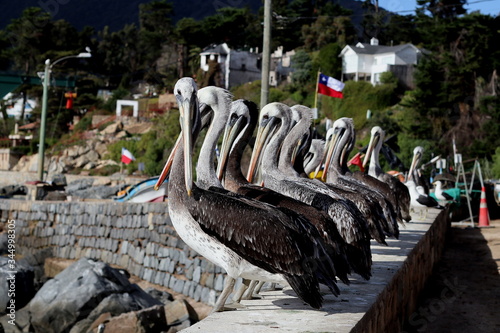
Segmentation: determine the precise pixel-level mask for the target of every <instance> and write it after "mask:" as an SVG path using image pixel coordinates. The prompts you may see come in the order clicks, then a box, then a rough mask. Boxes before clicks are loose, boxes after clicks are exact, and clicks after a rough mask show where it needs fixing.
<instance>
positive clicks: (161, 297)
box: [145, 288, 174, 304]
mask: <svg viewBox="0 0 500 333" xmlns="http://www.w3.org/2000/svg"><path fill="white" fill-rule="evenodd" d="M145 292H147V293H148V294H149V295H150V296H151V297H153V298H154V299H156V300H157V301H159V302H161V303H162V304H168V303H169V302H171V301H173V300H174V296H172V294H171V293H168V292H166V291H163V290H158V289H155V288H147V289H146V290H145Z"/></svg>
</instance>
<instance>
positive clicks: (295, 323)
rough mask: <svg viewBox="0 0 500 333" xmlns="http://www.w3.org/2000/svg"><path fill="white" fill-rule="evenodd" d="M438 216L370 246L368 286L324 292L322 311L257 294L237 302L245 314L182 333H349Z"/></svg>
mask: <svg viewBox="0 0 500 333" xmlns="http://www.w3.org/2000/svg"><path fill="white" fill-rule="evenodd" d="M439 213H440V211H439V210H431V211H429V213H427V214H425V213H422V214H420V213H419V212H417V214H412V216H413V217H414V222H411V223H407V225H406V227H405V228H401V235H400V239H399V240H392V239H390V240H388V241H387V243H388V246H380V245H378V244H377V243H372V254H373V263H374V265H373V270H372V275H373V276H372V278H371V279H370V281H364V280H362V279H359V280H358V279H356V277H355V278H353V279H352V283H351V285H350V286H346V285H344V284H339V287H340V289H341V295H340V296H339V297H335V296H333V295H331V294H329V292H328V290H327V289H326V288H325V289H324V293H325V295H324V298H325V301H324V306H323V308H322V309H321V310H314V309H312V308H311V307H309V306H308V305H307V304H305V303H304V302H302V301H300V299H298V298H297V297H296V296H295V293H294V292H293V290H292V289H291V288H289V287H285V289H283V290H279V291H267V292H261V295H262V296H263V298H262V299H260V300H249V301H243V302H242V304H243V305H244V306H245V307H246V308H244V309H239V310H237V311H228V312H222V313H214V314H211V315H210V316H208V317H207V318H205V319H203V320H202V321H200V322H198V323H197V324H195V325H193V326H191V327H189V328H187V329H185V330H183V331H182V332H186V333H188V332H203V333H209V332H242V333H244V332H249V333H255V332H257V333H258V332H297V333H299V332H338V333H342V332H350V331H351V329H352V328H353V327H354V326H355V325H356V323H357V322H358V321H359V320H360V319H361V318H362V317H363V315H364V314H365V312H366V311H367V310H368V309H369V308H370V306H371V305H372V304H373V303H374V302H375V300H376V298H377V296H378V295H379V294H380V292H381V291H382V290H383V289H384V288H385V286H386V285H387V284H388V283H389V282H390V281H391V279H392V277H393V276H394V273H395V272H396V271H397V270H398V269H399V268H400V267H401V266H402V264H403V262H404V260H405V259H406V257H407V255H408V253H409V252H410V251H411V249H412V248H413V247H414V246H415V244H417V242H418V241H419V240H420V238H421V237H422V236H423V235H424V234H425V232H426V231H427V230H428V229H429V227H430V225H431V224H432V221H434V219H435V218H436V216H437V215H438V214H439Z"/></svg>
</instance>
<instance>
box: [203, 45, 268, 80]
mask: <svg viewBox="0 0 500 333" xmlns="http://www.w3.org/2000/svg"><path fill="white" fill-rule="evenodd" d="M200 58H201V59H200V67H201V69H202V70H203V71H205V72H207V71H208V70H209V61H217V63H219V65H220V67H221V72H222V73H221V74H222V78H221V81H222V82H216V85H218V86H221V87H223V88H225V89H230V88H231V87H234V86H237V85H241V84H244V83H247V82H252V81H255V80H260V78H261V55H260V54H259V53H256V52H252V51H238V50H232V49H230V48H229V47H228V46H227V44H226V43H223V44H219V45H214V46H211V47H209V48H206V49H205V50H203V52H201V53H200Z"/></svg>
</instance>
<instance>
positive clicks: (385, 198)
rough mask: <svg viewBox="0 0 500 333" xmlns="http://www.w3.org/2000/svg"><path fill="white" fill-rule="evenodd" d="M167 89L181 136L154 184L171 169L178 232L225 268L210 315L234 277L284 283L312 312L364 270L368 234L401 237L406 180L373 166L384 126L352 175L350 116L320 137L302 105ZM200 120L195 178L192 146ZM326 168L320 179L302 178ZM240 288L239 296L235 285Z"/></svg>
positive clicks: (217, 91) (367, 269)
mask: <svg viewBox="0 0 500 333" xmlns="http://www.w3.org/2000/svg"><path fill="white" fill-rule="evenodd" d="M174 94H175V96H176V99H177V102H178V106H179V113H180V116H179V122H180V125H181V133H180V135H179V139H178V140H177V143H176V145H175V147H174V149H173V150H172V152H171V155H170V157H169V159H168V161H167V164H166V165H165V168H164V169H163V171H162V173H161V175H160V177H159V180H158V183H157V184H156V186H157V187H159V186H160V185H161V183H162V182H163V181H164V180H165V179H166V177H169V183H168V193H169V199H168V202H169V205H168V210H169V215H170V218H171V220H172V223H173V225H174V227H175V229H176V231H177V233H178V234H179V236H180V237H181V238H182V239H183V241H184V242H185V243H186V244H187V245H189V246H190V247H191V248H192V249H194V250H195V251H196V252H198V253H199V254H200V255H202V256H204V257H205V258H206V259H208V260H210V261H211V262H213V263H214V264H216V265H218V266H219V267H221V268H223V269H224V270H225V271H226V273H227V277H226V283H225V286H224V290H223V291H222V293H221V295H220V296H219V299H218V300H217V302H216V304H215V307H214V310H213V311H223V310H224V309H226V308H227V307H228V305H229V304H228V302H227V300H228V298H229V296H230V294H231V293H233V289H234V285H235V281H236V279H237V278H242V279H243V280H244V281H246V282H248V281H250V280H253V281H261V282H272V283H280V284H282V285H288V286H290V287H291V288H292V289H293V290H294V292H295V293H296V294H297V296H298V297H299V298H300V299H301V300H303V301H304V302H306V303H307V304H309V305H310V306H311V307H313V308H316V309H319V308H321V307H322V305H323V296H322V295H323V293H322V292H321V291H320V285H324V286H326V287H328V289H329V291H330V292H331V293H332V294H334V295H336V296H338V295H339V292H340V291H339V287H338V285H337V284H338V282H339V281H341V282H342V283H344V284H346V285H348V284H349V283H350V280H351V279H353V278H355V276H354V275H359V276H360V277H361V278H362V279H365V280H368V279H369V278H370V277H371V274H372V272H371V266H372V254H371V249H370V242H371V240H375V241H376V242H378V243H381V244H386V241H385V240H386V238H387V237H392V238H398V236H399V226H400V225H403V224H404V223H406V222H408V221H410V218H411V217H410V211H409V207H410V203H411V202H412V201H411V198H412V197H410V189H411V187H407V186H405V185H404V184H402V183H401V182H400V181H399V180H397V179H396V178H394V177H392V176H389V175H387V174H385V173H384V172H383V171H382V170H381V168H380V166H379V165H378V151H379V150H380V142H382V141H383V135H384V133H383V131H382V129H380V128H376V129H374V130H372V140H371V141H370V146H369V149H368V152H367V156H368V157H367V159H365V163H366V162H367V161H368V160H369V159H370V158H371V162H370V167H369V172H368V173H360V172H351V171H350V170H349V169H348V168H347V164H346V163H347V158H348V155H349V153H350V151H351V150H352V148H353V146H354V140H355V133H354V125H353V123H352V120H351V119H349V118H341V119H339V120H337V121H336V122H335V123H334V126H333V128H332V131H331V132H330V135H329V136H328V137H327V139H326V140H325V141H323V140H318V139H313V138H312V135H311V121H312V112H311V110H310V109H309V108H307V107H305V106H302V105H296V106H293V107H289V106H287V105H285V104H283V103H269V104H267V105H265V106H264V107H263V108H262V109H261V110H260V112H259V110H258V108H257V106H256V105H255V104H254V103H252V102H249V101H246V100H233V96H232V95H231V94H230V93H229V92H228V91H226V90H225V89H222V88H218V87H205V88H202V89H199V90H198V88H197V86H196V83H195V81H194V80H193V79H191V78H182V79H180V80H178V82H177V83H176V85H175V88H174ZM200 106H202V107H200ZM204 127H208V130H207V132H206V135H205V137H204V141H203V144H202V148H201V150H200V153H199V156H198V161H197V165H196V175H197V178H196V181H195V180H194V179H193V171H192V170H193V167H195V166H194V165H193V160H194V157H193V146H194V144H195V142H196V140H197V138H198V136H199V133H200V132H201V130H202V128H204ZM255 130H256V131H257V132H256V135H255V144H254V145H253V148H252V147H251V146H250V143H251V142H253V136H254V131H255ZM372 141H373V142H372ZM219 142H222V143H221V145H220V157H219V159H218V160H217V158H216V156H215V148H216V147H217V145H218V144H219ZM245 149H252V157H251V160H250V163H249V167H248V170H243V169H242V164H243V163H242V157H243V155H244V154H243V152H244V150H245ZM322 166H324V168H323V170H322V176H321V177H320V178H321V180H320V179H311V178H309V177H308V176H307V175H309V174H311V175H312V174H314V173H317V171H319V169H321V167H322ZM314 170H316V172H314ZM245 174H246V176H245ZM398 183H399V184H398ZM247 284H248V283H246V284H245V285H247ZM236 295H238V296H236V297H234V298H233V299H234V300H235V302H238V301H239V299H241V295H242V292H237V293H236Z"/></svg>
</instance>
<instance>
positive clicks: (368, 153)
mask: <svg viewBox="0 0 500 333" xmlns="http://www.w3.org/2000/svg"><path fill="white" fill-rule="evenodd" d="M379 140H380V135H379V134H378V133H377V134H375V135H372V136H371V138H370V143H369V144H368V149H367V150H366V155H365V159H364V160H363V168H364V167H366V165H367V164H368V161H369V160H370V157H371V155H372V153H373V150H374V149H375V147H376V146H377V144H378V142H379Z"/></svg>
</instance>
